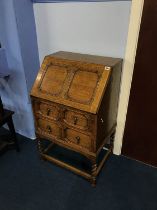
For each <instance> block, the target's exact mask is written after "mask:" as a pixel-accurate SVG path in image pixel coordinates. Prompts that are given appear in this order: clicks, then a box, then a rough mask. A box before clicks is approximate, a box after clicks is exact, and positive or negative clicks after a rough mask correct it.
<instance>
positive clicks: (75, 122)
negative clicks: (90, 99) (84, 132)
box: [74, 117, 78, 125]
mask: <svg viewBox="0 0 157 210" xmlns="http://www.w3.org/2000/svg"><path fill="white" fill-rule="evenodd" d="M77 121H78V118H77V117H74V125H76V124H77Z"/></svg>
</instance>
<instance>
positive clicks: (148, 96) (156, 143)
mask: <svg viewBox="0 0 157 210" xmlns="http://www.w3.org/2000/svg"><path fill="white" fill-rule="evenodd" d="M156 23H157V1H156V0H145V3H144V9H143V16H142V22H141V28H140V34H139V40H138V46H137V53H136V60H135V67H134V74H133V80H132V87H131V93H130V99H129V106H128V113H127V118H126V126H125V132H124V141H123V148H122V154H123V155H126V156H128V157H131V158H134V159H136V160H139V161H142V162H145V163H147V164H151V165H154V166H157V126H156V125H157V111H156V107H157V71H156V66H157V65H156V60H157V27H156Z"/></svg>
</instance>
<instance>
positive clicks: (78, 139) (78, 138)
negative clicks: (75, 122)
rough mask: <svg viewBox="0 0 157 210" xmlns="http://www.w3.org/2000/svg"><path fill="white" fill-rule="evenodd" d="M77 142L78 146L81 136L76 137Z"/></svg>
mask: <svg viewBox="0 0 157 210" xmlns="http://www.w3.org/2000/svg"><path fill="white" fill-rule="evenodd" d="M75 139H76V141H77V144H79V143H80V137H79V136H76V138H75Z"/></svg>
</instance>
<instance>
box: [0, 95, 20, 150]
mask: <svg viewBox="0 0 157 210" xmlns="http://www.w3.org/2000/svg"><path fill="white" fill-rule="evenodd" d="M13 114H14V112H13V111H10V110H7V109H4V108H3V104H2V100H1V97H0V128H1V127H2V126H3V125H4V124H7V125H8V128H9V130H10V133H11V139H10V140H9V141H8V140H7V141H6V140H4V139H3V138H0V153H1V152H3V151H4V150H6V149H9V148H10V146H14V147H15V149H16V151H17V152H18V151H19V145H18V141H17V138H16V133H15V129H14V124H13V119H12V116H13ZM0 137H1V135H0Z"/></svg>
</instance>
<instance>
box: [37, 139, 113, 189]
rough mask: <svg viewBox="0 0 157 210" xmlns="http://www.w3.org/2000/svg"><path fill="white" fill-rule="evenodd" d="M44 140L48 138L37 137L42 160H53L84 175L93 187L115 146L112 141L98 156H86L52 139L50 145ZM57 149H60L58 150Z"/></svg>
mask: <svg viewBox="0 0 157 210" xmlns="http://www.w3.org/2000/svg"><path fill="white" fill-rule="evenodd" d="M44 141H46V140H43V139H40V138H37V142H38V149H39V152H40V157H41V159H42V160H44V161H46V160H47V161H49V162H52V163H54V164H56V165H58V166H60V167H63V168H65V169H68V170H70V171H72V172H73V173H75V174H77V175H80V176H82V177H84V178H85V179H87V180H88V181H90V182H91V184H92V186H93V187H94V186H96V178H97V176H98V174H99V172H100V171H101V169H102V167H103V165H104V163H105V162H106V160H107V158H108V157H109V155H110V154H111V153H112V147H113V146H112V145H113V142H112V141H111V143H110V144H106V147H107V148H105V149H103V148H102V150H101V151H100V152H99V154H98V156H97V157H85V156H82V155H80V154H79V153H76V152H74V151H71V150H68V149H65V148H63V147H61V146H58V145H57V144H55V143H54V142H52V141H51V142H50V141H47V142H49V143H48V145H46V146H45V145H44V146H43V142H44ZM41 148H42V149H41ZM57 149H58V150H59V151H57ZM74 153H75V154H74ZM68 154H69V155H68ZM57 155H58V156H57ZM70 155H71V159H70ZM74 157H75V158H74ZM71 160H72V161H71ZM74 161H75V164H74ZM79 163H80V165H79ZM80 166H81V167H80Z"/></svg>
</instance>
